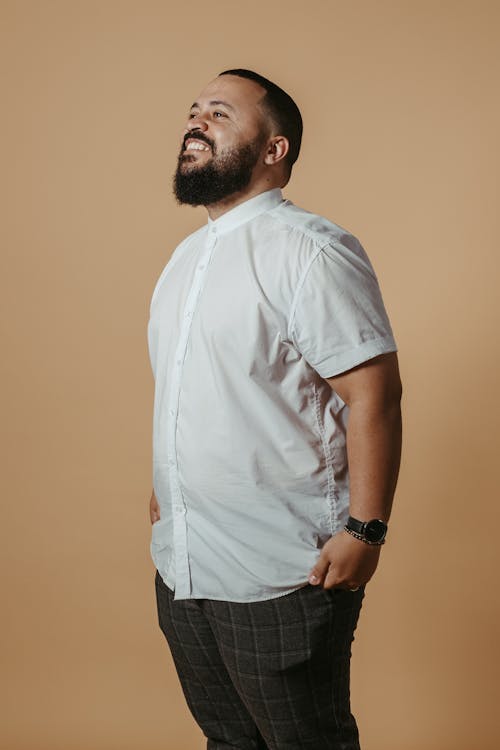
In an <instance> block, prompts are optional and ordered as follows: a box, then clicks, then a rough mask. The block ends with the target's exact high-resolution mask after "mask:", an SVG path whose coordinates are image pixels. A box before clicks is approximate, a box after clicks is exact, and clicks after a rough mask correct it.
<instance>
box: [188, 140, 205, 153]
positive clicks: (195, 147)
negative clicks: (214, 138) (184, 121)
mask: <svg viewBox="0 0 500 750" xmlns="http://www.w3.org/2000/svg"><path fill="white" fill-rule="evenodd" d="M186 151H209V148H208V146H206V145H205V144H204V143H200V141H190V142H189V143H188V145H187V146H186Z"/></svg>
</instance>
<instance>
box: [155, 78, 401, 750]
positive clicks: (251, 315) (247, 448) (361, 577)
mask: <svg viewBox="0 0 500 750" xmlns="http://www.w3.org/2000/svg"><path fill="white" fill-rule="evenodd" d="M301 137H302V118H301V115H300V112H299V110H298V108H297V106H296V104H295V103H294V101H293V100H292V99H291V98H290V96H289V95H288V94H286V93H285V92H284V91H283V90H282V89H281V88H279V87H278V86H276V85H275V84H273V83H272V82H271V81H269V80H267V79H266V78H263V77H262V76H260V75H258V74H256V73H253V72H252V71H248V70H242V69H235V70H227V71H225V72H224V73H221V74H220V75H219V76H218V77H217V78H216V79H215V80H214V81H212V82H211V83H210V84H209V85H208V86H207V87H206V88H205V89H204V90H203V91H202V92H201V94H200V95H199V96H198V98H197V100H196V101H195V103H194V104H193V105H192V107H191V109H190V111H189V116H188V120H187V123H186V127H185V130H184V133H183V137H182V146H181V152H180V155H179V160H178V167H177V172H176V175H175V179H174V191H175V195H176V197H177V199H178V201H179V202H180V203H186V204H190V205H194V206H197V205H202V206H205V207H206V208H207V211H208V224H207V225H205V226H203V227H202V228H201V229H199V230H198V231H197V232H194V234H192V235H190V236H189V237H188V238H187V239H186V240H184V241H183V242H182V243H181V244H180V245H179V246H178V247H177V249H176V250H175V252H174V253H173V255H172V257H171V259H170V261H169V262H168V264H167V266H166V267H165V269H164V271H163V273H162V274H161V276H160V279H159V281H158V283H157V285H156V288H155V290H154V294H153V299H152V303H151V318H150V323H149V329H148V334H149V346H150V355H151V363H152V367H153V371H154V375H155V405H154V430H153V449H154V458H153V467H154V471H153V485H154V491H153V494H152V497H151V501H150V516H151V522H152V524H153V526H152V542H151V552H152V557H153V560H154V563H155V566H156V569H157V571H156V578H155V583H156V594H157V605H158V615H159V622H160V627H161V629H162V631H163V633H164V635H165V637H166V639H167V641H168V644H169V647H170V649H171V652H172V656H173V659H174V662H175V665H176V669H177V671H178V675H179V679H180V682H181V685H182V688H183V690H184V694H185V696H186V700H187V703H188V705H189V708H190V710H191V712H192V714H193V716H194V718H195V720H196V721H197V722H198V724H199V726H200V727H201V729H202V731H203V732H204V734H205V735H206V737H207V748H208V749H209V750H223V749H226V748H240V749H241V750H247V749H248V750H249V749H250V748H253V749H254V750H256V749H260V750H263V749H265V748H268V750H295V749H297V750H298V749H299V748H300V749H301V750H322V749H323V748H325V749H326V748H329V749H330V750H331V749H333V750H359V739H358V730H357V726H356V722H355V720H354V717H353V716H352V714H351V710H350V698H349V666H350V655H351V643H352V640H353V634H354V630H355V627H356V624H357V620H358V615H359V611H360V608H361V602H362V599H363V596H364V588H365V585H366V584H367V583H368V581H369V580H370V578H371V577H372V576H373V574H374V572H375V569H376V568H377V564H378V561H379V556H380V551H381V548H382V544H383V542H384V540H385V536H386V532H387V522H388V520H389V514H390V510H391V505H392V499H393V494H394V489H395V485H396V479H397V473H398V467H399V457H400V444H401V415H400V396H401V385H400V379H399V374H398V365H397V358H396V353H395V352H396V344H395V342H394V338H393V335H392V332H391V328H390V325H389V321H388V319H387V315H386V312H385V309H384V305H383V302H382V299H381V295H380V291H379V287H378V284H377V280H376V277H375V274H374V272H373V268H372V266H371V265H370V262H369V260H368V258H367V256H366V254H365V252H364V250H363V248H362V247H361V245H360V243H359V242H358V241H357V240H356V239H355V237H353V236H352V235H351V234H350V233H349V232H347V231H345V230H344V229H342V228H340V227H339V226H337V225H335V224H333V223H332V222H330V221H328V220H326V219H324V218H322V217H320V216H317V215H314V214H311V213H308V212H306V211H304V210H302V209H300V208H298V207H296V206H295V205H293V204H292V203H291V202H290V201H289V200H284V199H283V197H282V194H281V189H282V188H283V187H284V186H285V185H286V184H287V182H288V180H289V179H290V175H291V171H292V166H293V164H294V162H295V161H296V159H297V157H298V154H299V150H300V143H301Z"/></svg>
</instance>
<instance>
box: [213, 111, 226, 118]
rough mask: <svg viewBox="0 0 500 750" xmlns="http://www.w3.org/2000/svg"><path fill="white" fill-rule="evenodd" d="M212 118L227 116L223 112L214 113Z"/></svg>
mask: <svg viewBox="0 0 500 750" xmlns="http://www.w3.org/2000/svg"><path fill="white" fill-rule="evenodd" d="M214 117H216V118H218V117H227V115H226V114H225V113H224V112H214Z"/></svg>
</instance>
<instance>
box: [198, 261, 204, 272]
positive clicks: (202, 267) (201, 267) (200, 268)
mask: <svg viewBox="0 0 500 750" xmlns="http://www.w3.org/2000/svg"><path fill="white" fill-rule="evenodd" d="M204 268H205V264H204V263H201V264H200V265H199V266H198V270H199V271H203V269H204Z"/></svg>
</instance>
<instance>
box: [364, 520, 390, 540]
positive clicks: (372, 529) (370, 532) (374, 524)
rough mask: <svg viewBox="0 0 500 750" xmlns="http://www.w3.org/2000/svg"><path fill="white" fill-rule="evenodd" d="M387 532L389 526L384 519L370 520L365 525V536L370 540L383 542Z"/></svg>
mask: <svg viewBox="0 0 500 750" xmlns="http://www.w3.org/2000/svg"><path fill="white" fill-rule="evenodd" d="M386 533H387V526H386V524H385V523H384V522H383V521H377V520H374V521H368V523H367V524H366V527H365V536H366V538H367V539H368V541H369V542H382V541H383V540H384V539H385V535H386Z"/></svg>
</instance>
